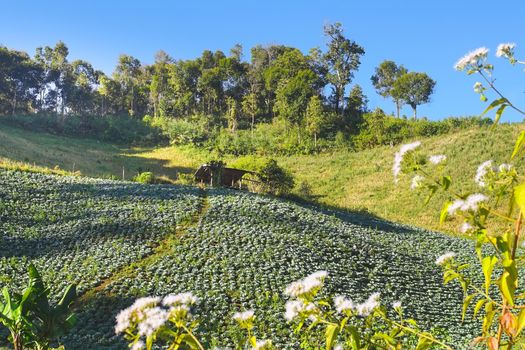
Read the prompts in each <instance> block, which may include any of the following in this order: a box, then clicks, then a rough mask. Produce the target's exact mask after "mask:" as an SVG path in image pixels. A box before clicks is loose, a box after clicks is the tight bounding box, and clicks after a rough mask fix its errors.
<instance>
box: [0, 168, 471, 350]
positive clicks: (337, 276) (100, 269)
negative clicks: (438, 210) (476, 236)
mask: <svg viewBox="0 0 525 350" xmlns="http://www.w3.org/2000/svg"><path fill="white" fill-rule="evenodd" d="M0 231H1V239H0V287H2V286H4V285H6V284H9V285H13V286H19V285H23V284H24V283H25V267H26V265H27V264H28V262H29V261H33V262H34V263H35V264H36V265H37V266H38V267H39V268H40V270H41V272H42V273H43V275H44V276H45V279H46V280H47V282H48V284H49V285H51V286H52V287H53V289H54V290H58V289H60V288H62V287H63V286H64V285H65V284H66V283H68V282H76V283H78V284H79V291H80V293H81V294H83V296H82V297H81V299H80V301H79V303H78V305H77V312H78V323H77V325H76V327H75V329H74V330H73V331H72V332H70V334H69V335H68V336H67V337H66V338H65V339H64V344H65V345H66V349H126V348H127V346H126V343H125V342H123V340H122V339H120V338H118V337H116V336H115V335H114V332H113V328H114V317H115V315H116V314H117V312H118V311H119V310H121V309H123V308H125V307H127V306H129V305H130V304H131V303H132V301H133V300H134V299H135V298H136V297H138V296H146V295H159V296H162V295H166V294H169V293H179V292H185V291H191V292H193V293H194V294H195V295H196V296H198V297H199V299H200V303H199V304H198V306H197V310H196V313H197V314H199V315H206V319H205V320H204V321H203V322H202V323H201V324H200V326H199V328H198V334H199V335H200V336H201V337H202V338H203V339H204V340H205V343H206V344H207V346H208V347H210V348H211V347H212V346H213V345H215V344H214V343H213V341H212V340H211V339H212V338H216V339H221V340H222V341H221V343H220V345H228V340H229V339H233V337H235V334H234V333H233V332H232V331H229V330H227V327H228V326H231V325H232V324H233V323H232V322H233V321H232V320H231V316H232V314H233V313H234V312H236V311H239V310H244V309H248V308H253V309H254V310H255V312H256V315H257V316H258V317H257V328H256V333H257V334H258V335H259V336H260V337H261V338H272V339H273V341H274V344H276V345H277V346H278V347H279V348H284V349H287V348H288V349H292V348H297V339H296V338H295V336H294V334H293V331H292V328H291V327H290V326H289V325H287V324H286V321H285V320H284V317H283V312H284V303H285V301H286V300H285V299H284V296H283V293H282V292H283V290H284V288H285V286H286V285H287V284H289V283H290V282H291V281H294V280H296V279H299V278H301V277H304V276H306V275H307V274H309V273H311V272H314V271H318V270H326V271H328V272H329V278H328V279H327V286H326V291H325V292H326V293H329V294H330V295H331V294H336V293H337V294H344V295H346V296H348V297H350V298H352V299H355V300H356V301H362V300H363V299H365V298H366V297H367V296H368V295H369V294H371V293H372V292H380V293H381V296H382V302H384V303H388V304H390V303H391V302H393V301H397V300H400V301H401V302H402V303H403V305H404V306H405V307H406V313H407V314H409V315H411V316H413V317H414V318H416V319H417V320H419V321H420V322H421V323H422V325H424V326H425V327H427V328H431V327H434V329H435V330H436V331H437V332H438V333H437V334H440V335H441V337H442V338H443V337H444V338H445V339H446V340H448V342H449V343H450V344H453V345H454V347H455V348H463V347H466V344H467V343H468V342H469V340H470V339H472V337H473V335H475V334H476V328H477V326H476V325H475V324H473V323H471V322H464V323H461V322H460V313H461V302H462V298H463V295H462V292H461V290H460V288H459V287H458V286H455V285H450V286H446V287H444V286H443V285H442V273H441V270H440V268H439V267H438V266H436V265H435V260H436V257H437V256H439V255H441V254H442V253H444V252H446V251H455V252H458V253H459V255H463V256H462V258H464V259H465V260H468V259H472V256H473V254H472V253H473V245H472V243H471V242H470V241H467V240H462V239H458V238H453V237H450V236H446V235H443V234H440V233H435V232H430V231H425V230H420V229H416V228H413V227H408V226H402V225H396V224H392V223H389V222H385V221H382V220H380V219H376V218H372V217H366V216H360V215H357V214H350V213H343V212H335V211H333V212H332V211H327V210H322V209H319V208H317V207H314V206H307V205H301V204H297V203H292V202H289V201H285V200H281V199H276V198H271V197H264V196H258V195H254V194H250V193H246V192H242V191H235V190H226V189H206V190H202V189H199V188H196V187H184V186H172V185H141V184H135V183H129V182H120V181H111V180H94V179H87V178H78V177H65V176H53V175H43V174H34V173H22V172H13V171H5V170H0ZM21 276H24V277H23V278H21ZM230 328H231V327H230Z"/></svg>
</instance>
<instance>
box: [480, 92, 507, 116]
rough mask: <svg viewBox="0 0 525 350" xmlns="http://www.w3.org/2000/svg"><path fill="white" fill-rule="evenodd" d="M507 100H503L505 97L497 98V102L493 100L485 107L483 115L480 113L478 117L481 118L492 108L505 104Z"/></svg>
mask: <svg viewBox="0 0 525 350" xmlns="http://www.w3.org/2000/svg"><path fill="white" fill-rule="evenodd" d="M507 102H508V100H507V99H506V98H505V97H502V98H498V99H497V100H494V101H492V103H491V104H490V105H489V106H488V107H487V108H485V110H484V111H483V113H481V115H480V117H483V116H484V115H485V114H487V113H488V112H489V111H490V110H491V109H493V108H496V107H498V106H500V105H502V104H504V103H507Z"/></svg>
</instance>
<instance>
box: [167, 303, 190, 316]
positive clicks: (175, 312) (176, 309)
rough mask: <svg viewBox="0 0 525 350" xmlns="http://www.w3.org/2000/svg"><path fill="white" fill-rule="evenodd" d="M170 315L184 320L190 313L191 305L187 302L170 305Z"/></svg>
mask: <svg viewBox="0 0 525 350" xmlns="http://www.w3.org/2000/svg"><path fill="white" fill-rule="evenodd" d="M169 311H170V315H171V316H172V317H174V318H176V319H179V320H182V319H185V318H186V317H187V316H188V315H189V316H191V314H190V307H189V306H188V305H185V304H179V305H175V306H172V307H170V310H169Z"/></svg>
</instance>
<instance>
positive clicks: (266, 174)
mask: <svg viewBox="0 0 525 350" xmlns="http://www.w3.org/2000/svg"><path fill="white" fill-rule="evenodd" d="M258 176H259V179H260V180H261V182H262V185H261V191H262V192H264V193H269V194H273V195H276V196H282V195H286V194H288V193H289V192H290V191H291V189H292V188H293V186H294V179H293V176H292V175H291V174H290V172H289V171H287V170H285V169H284V168H282V167H280V166H279V165H278V164H277V162H276V161H275V160H274V159H270V160H268V161H267V162H266V164H265V165H264V166H263V167H262V168H261V169H260V170H259V173H258Z"/></svg>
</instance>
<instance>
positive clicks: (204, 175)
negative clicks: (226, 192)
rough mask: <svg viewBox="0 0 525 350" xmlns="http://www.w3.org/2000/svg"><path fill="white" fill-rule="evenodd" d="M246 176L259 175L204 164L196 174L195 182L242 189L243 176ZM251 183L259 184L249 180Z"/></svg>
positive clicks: (247, 171)
mask: <svg viewBox="0 0 525 350" xmlns="http://www.w3.org/2000/svg"><path fill="white" fill-rule="evenodd" d="M246 174H250V175H257V173H255V172H253V171H249V170H242V169H234V168H225V167H222V166H221V165H216V164H203V165H201V166H200V168H199V169H197V171H196V172H195V181H197V182H200V183H205V184H209V185H211V186H214V185H215V186H216V185H217V184H219V185H220V186H225V187H238V188H242V180H243V176H244V175H246ZM248 181H250V182H257V181H254V180H251V179H250V180H248Z"/></svg>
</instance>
